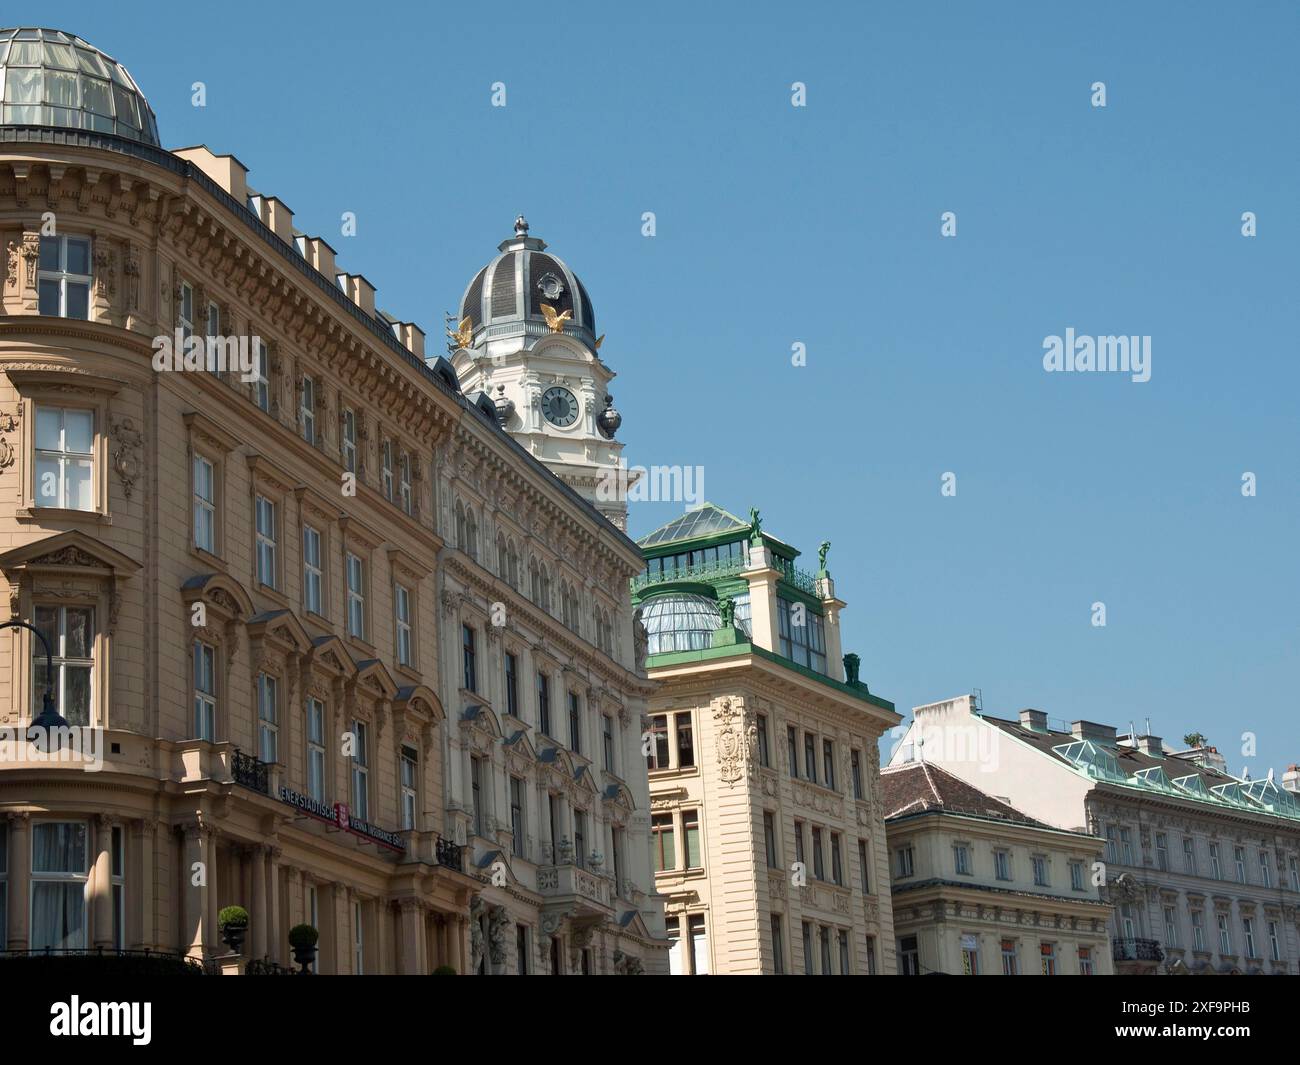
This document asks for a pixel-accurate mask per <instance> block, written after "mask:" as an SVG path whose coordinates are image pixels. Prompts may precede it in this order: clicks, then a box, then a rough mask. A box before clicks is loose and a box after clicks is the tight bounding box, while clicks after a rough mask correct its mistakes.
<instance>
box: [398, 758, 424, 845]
mask: <svg viewBox="0 0 1300 1065" xmlns="http://www.w3.org/2000/svg"><path fill="white" fill-rule="evenodd" d="M398 768H399V770H400V771H401V785H402V828H403V829H405V830H410V829H413V828H415V821H416V817H417V815H418V814H419V810H420V797H419V796H420V755H419V752H418V751H416V749H415V748H414V747H408V746H406V744H403V745H402V757H401V764H400V765H399V767H398Z"/></svg>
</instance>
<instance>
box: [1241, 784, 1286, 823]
mask: <svg viewBox="0 0 1300 1065" xmlns="http://www.w3.org/2000/svg"><path fill="white" fill-rule="evenodd" d="M1241 790H1242V792H1244V793H1245V795H1246V796H1247V797H1248V798H1250V799H1252V800H1254V801H1255V802H1257V803H1259V804H1260V805H1261V806H1263V807H1264V808H1265V809H1267V810H1268V811H1269V812H1270V813H1275V814H1281V815H1282V816H1283V817H1295V818H1300V801H1297V800H1296V797H1295V796H1294V795H1292V794H1291V793H1290V792H1289V791H1286V790H1285V789H1283V788H1279V787H1278V786H1277V784H1276V783H1275V782H1274V781H1273V780H1272V779H1264V780H1251V781H1248V782H1247V783H1245V784H1242V785H1241Z"/></svg>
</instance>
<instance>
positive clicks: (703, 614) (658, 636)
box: [641, 592, 722, 655]
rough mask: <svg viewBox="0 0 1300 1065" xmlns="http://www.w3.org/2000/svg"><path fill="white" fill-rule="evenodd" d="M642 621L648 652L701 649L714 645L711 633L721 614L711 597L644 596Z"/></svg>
mask: <svg viewBox="0 0 1300 1065" xmlns="http://www.w3.org/2000/svg"><path fill="white" fill-rule="evenodd" d="M641 624H642V625H644V626H645V631H646V636H647V637H648V641H649V643H648V646H647V648H646V650H647V653H649V654H652V655H661V654H667V653H668V652H670V651H703V650H704V649H705V648H708V647H711V646H713V633H714V632H715V631H716V630H717V628H718V626H719V625H721V624H722V615H721V614H719V613H718V604H717V603H715V602H714V601H713V600H712V599H706V598H705V597H704V596H702V595H693V594H690V593H686V592H678V593H674V594H671V595H656V596H653V597H652V598H650V599H647V600H646V601H645V602H644V603H643V604H642V605H641Z"/></svg>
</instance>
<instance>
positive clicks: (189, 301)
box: [177, 281, 194, 340]
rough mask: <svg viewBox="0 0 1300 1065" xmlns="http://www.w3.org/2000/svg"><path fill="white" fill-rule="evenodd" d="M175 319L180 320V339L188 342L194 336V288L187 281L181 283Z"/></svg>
mask: <svg viewBox="0 0 1300 1065" xmlns="http://www.w3.org/2000/svg"><path fill="white" fill-rule="evenodd" d="M177 318H179V319H180V326H181V338H182V339H183V340H189V338H190V337H192V336H193V335H194V286H193V285H191V284H190V283H189V282H188V281H182V282H181V299H180V308H179V312H178V314H177Z"/></svg>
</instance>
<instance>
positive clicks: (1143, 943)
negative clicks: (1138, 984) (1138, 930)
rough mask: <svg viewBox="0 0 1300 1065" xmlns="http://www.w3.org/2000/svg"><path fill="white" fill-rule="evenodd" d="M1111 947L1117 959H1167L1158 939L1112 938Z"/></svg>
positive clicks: (1157, 960) (1158, 960) (1156, 960)
mask: <svg viewBox="0 0 1300 1065" xmlns="http://www.w3.org/2000/svg"><path fill="white" fill-rule="evenodd" d="M1110 949H1111V954H1112V956H1113V957H1114V958H1115V960H1116V961H1155V962H1160V961H1164V960H1165V952H1164V951H1163V950H1161V949H1160V941H1159V940H1156V939H1112V940H1111V944H1110Z"/></svg>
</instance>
